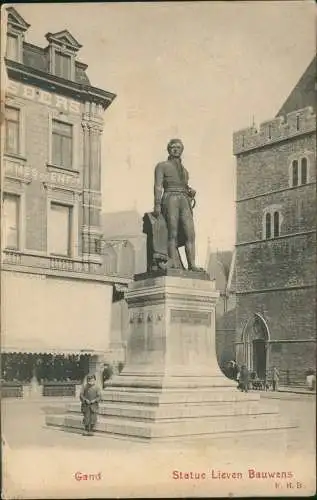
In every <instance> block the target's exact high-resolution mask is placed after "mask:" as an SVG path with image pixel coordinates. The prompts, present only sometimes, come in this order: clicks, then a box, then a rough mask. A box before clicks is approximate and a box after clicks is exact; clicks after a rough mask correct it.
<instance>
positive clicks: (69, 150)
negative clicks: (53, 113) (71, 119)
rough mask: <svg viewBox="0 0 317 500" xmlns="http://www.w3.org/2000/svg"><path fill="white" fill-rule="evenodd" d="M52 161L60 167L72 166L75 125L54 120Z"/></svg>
mask: <svg viewBox="0 0 317 500" xmlns="http://www.w3.org/2000/svg"><path fill="white" fill-rule="evenodd" d="M52 135H53V137H52V163H53V164H54V165H56V166H59V167H65V168H72V166H73V165H72V164H73V126H72V125H71V124H69V123H63V122H60V121H58V120H53V132H52Z"/></svg>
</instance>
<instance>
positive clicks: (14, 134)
mask: <svg viewBox="0 0 317 500" xmlns="http://www.w3.org/2000/svg"><path fill="white" fill-rule="evenodd" d="M5 153H11V154H19V153H20V110H19V109H16V108H12V107H10V106H6V107H5Z"/></svg>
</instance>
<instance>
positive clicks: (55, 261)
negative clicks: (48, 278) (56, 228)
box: [2, 250, 105, 276]
mask: <svg viewBox="0 0 317 500" xmlns="http://www.w3.org/2000/svg"><path fill="white" fill-rule="evenodd" d="M5 264H7V265H17V266H23V267H29V268H34V269H47V270H51V271H62V272H72V273H82V274H95V275H100V276H102V275H104V274H105V272H104V271H105V266H104V263H100V264H99V263H95V262H86V261H83V260H81V259H72V258H69V257H62V256H48V255H43V254H36V253H32V252H19V251H17V250H3V252H2V265H5Z"/></svg>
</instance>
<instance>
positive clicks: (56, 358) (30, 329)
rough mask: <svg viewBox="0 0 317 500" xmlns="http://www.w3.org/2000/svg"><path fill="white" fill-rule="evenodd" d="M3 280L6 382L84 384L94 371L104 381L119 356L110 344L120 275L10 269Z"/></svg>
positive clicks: (6, 271) (123, 282) (42, 385)
mask: <svg viewBox="0 0 317 500" xmlns="http://www.w3.org/2000/svg"><path fill="white" fill-rule="evenodd" d="M117 281H118V282H119V284H120V286H123V287H124V286H126V283H125V281H124V280H121V281H122V283H121V282H120V279H119V278H118V280H117ZM1 285H2V286H1V292H2V294H1V295H2V311H1V313H2V314H1V316H2V331H1V340H2V342H1V378H2V380H3V381H4V382H6V383H7V384H8V383H9V382H11V383H13V382H15V383H16V384H20V385H23V386H28V385H32V384H33V385H34V383H35V384H36V385H38V386H40V387H44V386H47V385H48V384H57V383H59V384H64V385H67V384H68V385H78V384H81V383H82V382H83V380H84V379H85V376H86V375H87V374H88V372H94V373H96V374H97V376H98V378H99V383H101V384H102V382H103V379H104V377H105V376H106V374H107V372H108V371H109V365H112V364H115V361H116V359H115V355H114V353H112V351H111V349H110V340H111V315H112V302H113V295H114V292H113V290H114V287H115V286H116V282H115V280H114V279H110V278H107V277H103V276H92V275H88V274H86V275H85V276H83V275H82V276H78V275H76V276H74V275H71V274H70V273H64V274H63V273H59V274H57V273H55V274H47V273H44V272H42V273H30V272H19V271H15V270H13V271H12V270H11V269H10V270H4V271H3V273H2V278H1ZM41 392H43V391H42V390H41Z"/></svg>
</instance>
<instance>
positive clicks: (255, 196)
mask: <svg viewBox="0 0 317 500" xmlns="http://www.w3.org/2000/svg"><path fill="white" fill-rule="evenodd" d="M315 185H316V181H311V182H306V184H300V185H299V186H288V187H285V188H281V189H274V190H272V191H265V192H263V193H258V194H254V195H253V196H246V197H245V198H237V199H236V200H235V203H241V202H243V201H250V200H255V199H256V198H262V197H265V196H270V195H273V194H277V193H284V192H286V191H295V190H298V189H303V188H307V187H309V186H315Z"/></svg>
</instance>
